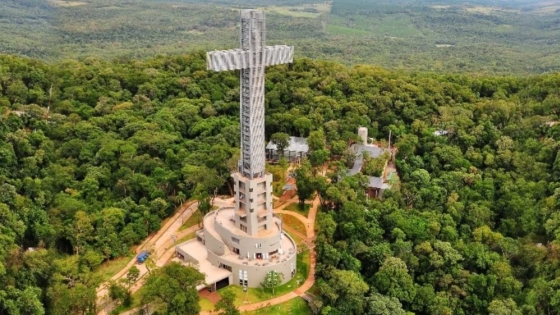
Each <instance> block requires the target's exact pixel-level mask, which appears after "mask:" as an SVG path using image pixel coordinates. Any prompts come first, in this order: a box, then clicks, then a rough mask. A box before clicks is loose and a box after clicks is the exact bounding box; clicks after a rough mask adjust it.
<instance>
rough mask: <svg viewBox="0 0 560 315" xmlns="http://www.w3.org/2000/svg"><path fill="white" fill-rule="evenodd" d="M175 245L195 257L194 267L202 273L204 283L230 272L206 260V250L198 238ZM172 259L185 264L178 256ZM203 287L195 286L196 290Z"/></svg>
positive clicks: (222, 277) (217, 279)
mask: <svg viewBox="0 0 560 315" xmlns="http://www.w3.org/2000/svg"><path fill="white" fill-rule="evenodd" d="M177 247H178V248H180V249H181V250H182V251H184V252H186V253H188V254H189V255H190V256H191V257H192V258H194V259H196V261H197V262H198V263H197V264H196V268H197V269H198V271H200V272H201V273H202V274H204V277H205V282H206V283H216V282H217V281H220V280H222V279H224V278H227V277H229V275H230V274H231V271H229V270H226V269H223V268H218V267H216V266H214V265H212V263H211V262H210V261H208V259H207V257H208V251H207V250H206V247H204V244H202V243H201V242H199V241H198V240H196V239H194V240H189V241H186V242H184V243H181V244H179V245H177ZM174 261H178V262H180V263H182V264H185V262H184V261H182V260H181V259H178V258H175V259H174ZM204 287H205V285H201V286H199V287H197V290H200V289H202V288H204Z"/></svg>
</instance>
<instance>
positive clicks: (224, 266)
mask: <svg viewBox="0 0 560 315" xmlns="http://www.w3.org/2000/svg"><path fill="white" fill-rule="evenodd" d="M220 268H222V269H226V270H229V271H231V266H228V265H224V264H222V263H220Z"/></svg>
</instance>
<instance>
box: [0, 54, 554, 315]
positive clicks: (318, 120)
mask: <svg viewBox="0 0 560 315" xmlns="http://www.w3.org/2000/svg"><path fill="white" fill-rule="evenodd" d="M205 68H206V67H205V60H204V53H203V52H199V53H193V54H189V55H181V56H174V57H157V58H153V59H149V60H145V61H138V60H131V61H127V60H121V61H113V62H110V61H103V60H98V59H95V58H88V59H86V60H83V61H73V60H67V61H64V62H60V63H54V64H46V63H44V62H41V61H37V60H34V59H27V58H22V57H15V56H8V55H2V56H0V137H1V138H2V139H3V141H2V142H0V165H1V166H2V167H1V168H0V218H1V219H0V231H1V233H0V245H1V246H0V283H2V284H4V285H3V286H1V287H0V313H5V314H45V313H47V314H84V313H88V312H89V313H91V312H92V311H93V309H94V308H95V288H96V286H97V285H98V284H99V281H98V280H97V279H96V278H95V277H94V276H93V274H92V271H93V270H96V268H97V267H98V266H99V265H100V264H101V263H102V262H103V261H106V260H110V259H113V258H115V257H118V256H120V255H123V254H126V253H127V252H128V250H129V247H130V246H131V245H133V244H137V243H139V242H140V241H141V240H143V239H144V238H145V237H146V236H147V235H148V234H149V233H151V232H153V231H156V230H157V229H158V228H159V227H160V225H161V222H162V220H163V219H164V218H166V217H168V216H169V215H170V214H171V213H173V211H174V209H175V208H176V206H177V205H179V204H181V203H182V202H184V201H185V200H187V199H190V198H196V199H204V198H207V197H208V195H209V194H212V193H213V192H214V190H215V189H218V191H219V192H220V193H226V194H227V193H229V191H230V187H229V185H230V184H231V183H230V182H229V176H230V171H231V166H232V165H233V166H235V164H236V163H235V161H236V160H237V154H238V152H237V149H236V148H237V147H238V145H239V119H238V114H239V112H238V111H239V104H238V100H239V79H238V74H237V73H234V72H232V73H209V72H207V71H206V70H205ZM559 86H560V75H558V74H548V75H539V76H531V77H523V78H521V77H514V76H507V77H497V76H466V75H455V74H425V73H419V72H402V71H388V70H385V69H382V68H378V67H374V66H356V67H352V68H347V67H345V66H342V65H340V64H336V63H331V62H324V61H312V60H310V59H305V58H299V59H296V60H295V62H294V64H292V65H286V66H275V67H272V68H270V69H268V70H267V75H266V107H267V108H266V133H267V138H268V139H269V138H270V137H271V135H272V134H275V133H286V134H289V135H295V136H304V137H309V138H310V142H311V144H310V146H311V147H312V149H313V150H315V151H317V152H321V153H320V154H316V155H313V153H312V156H313V159H311V160H310V161H309V162H305V163H303V165H302V168H301V171H298V173H297V177H298V185H299V183H301V189H302V191H303V190H304V189H303V188H304V187H305V188H306V189H307V190H308V191H309V192H311V193H313V192H315V191H316V192H317V193H318V195H319V197H320V198H321V213H320V216H319V217H318V222H319V225H320V230H319V235H318V238H317V252H318V257H317V279H318V290H319V293H320V299H319V300H318V302H317V305H316V307H318V308H321V309H322V311H323V313H324V314H403V312H405V311H408V312H415V313H416V314H450V313H454V314H519V312H521V314H559V309H560V307H559V305H558V301H559V296H558V292H560V291H559V289H560V282H558V275H559V272H560V269H559V262H560V261H559V259H560V255H559V253H560V247H559V246H560V243H559V242H560V239H559V237H560V215H559V214H558V213H559V212H558V209H559V208H558V207H559V205H560V190H559V188H560V177H559V176H560V164H559V163H560V158H559V157H558V148H559V144H560V142H559V141H560V125H559V124H556V121H557V119H558V115H559V114H560V94H559V91H560V90H559V89H558V87H559ZM359 126H367V127H368V129H369V134H370V137H372V138H375V139H376V141H383V140H382V139H386V138H387V137H388V135H389V132H391V134H392V137H393V139H392V141H393V143H395V146H396V147H397V148H398V154H397V156H396V164H397V169H398V172H399V175H400V178H401V184H400V185H398V186H395V187H393V189H392V190H389V191H386V192H385V194H384V199H383V200H371V199H369V200H368V199H366V198H365V194H364V193H363V190H364V178H363V177H362V176H360V175H354V176H346V175H345V168H344V165H342V164H343V163H338V162H337V161H336V160H338V159H339V158H340V157H341V156H342V157H344V156H345V147H346V144H347V143H349V141H350V142H351V141H353V140H356V131H357V128H358V127H359ZM438 130H440V131H441V130H445V131H446V133H434V131H438ZM442 134H443V135H442ZM325 152H326V154H327V156H328V157H329V158H331V159H333V161H334V162H333V163H331V168H330V171H329V172H328V174H327V175H328V176H329V177H330V179H331V180H330V181H327V180H325V178H324V177H322V176H319V175H317V174H319V172H317V168H319V167H321V165H322V162H321V161H324V158H323V155H324V153H325ZM373 166H374V167H375V166H376V163H374V165H373ZM305 185H306V186H305ZM310 197H311V194H309V196H307V197H304V199H305V198H310ZM70 297H72V298H70ZM382 310H385V311H384V312H382ZM508 310H509V311H510V313H507V311H508ZM504 312H506V313H504Z"/></svg>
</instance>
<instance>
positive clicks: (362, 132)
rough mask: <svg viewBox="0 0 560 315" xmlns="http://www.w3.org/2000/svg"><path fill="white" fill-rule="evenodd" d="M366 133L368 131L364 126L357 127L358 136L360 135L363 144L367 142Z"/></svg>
mask: <svg viewBox="0 0 560 315" xmlns="http://www.w3.org/2000/svg"><path fill="white" fill-rule="evenodd" d="M367 133H368V130H367V128H366V127H360V128H358V136H359V137H360V139H362V143H363V144H367V141H368V138H367Z"/></svg>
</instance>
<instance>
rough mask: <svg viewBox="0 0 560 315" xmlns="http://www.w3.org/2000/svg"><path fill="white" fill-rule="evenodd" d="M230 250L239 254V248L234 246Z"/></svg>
mask: <svg viewBox="0 0 560 315" xmlns="http://www.w3.org/2000/svg"><path fill="white" fill-rule="evenodd" d="M232 252H234V253H236V254H237V255H239V248H237V247H234V248H233V250H232Z"/></svg>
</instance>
